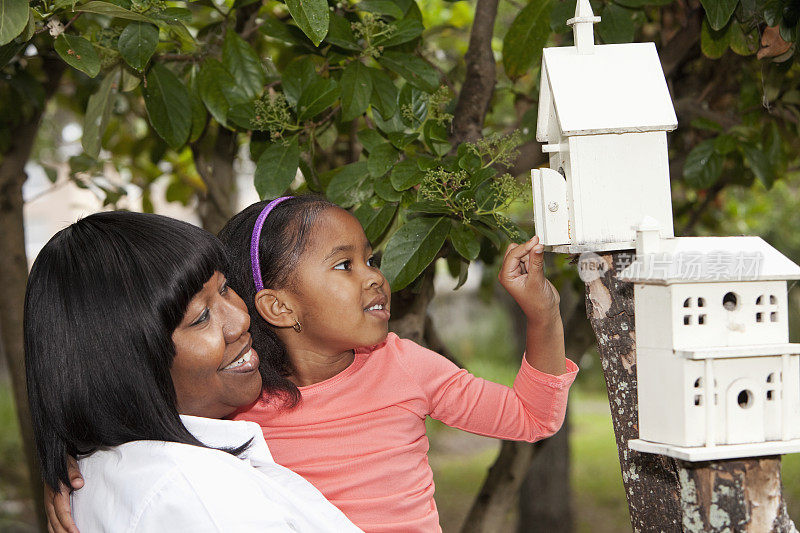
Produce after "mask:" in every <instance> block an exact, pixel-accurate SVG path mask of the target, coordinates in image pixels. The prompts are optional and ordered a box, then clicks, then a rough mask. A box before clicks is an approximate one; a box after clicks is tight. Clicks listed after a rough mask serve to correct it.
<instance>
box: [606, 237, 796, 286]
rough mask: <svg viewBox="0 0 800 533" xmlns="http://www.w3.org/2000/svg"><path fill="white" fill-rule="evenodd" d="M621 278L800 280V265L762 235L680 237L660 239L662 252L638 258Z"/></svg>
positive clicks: (649, 281) (656, 280)
mask: <svg viewBox="0 0 800 533" xmlns="http://www.w3.org/2000/svg"><path fill="white" fill-rule="evenodd" d="M619 277H620V279H621V280H623V281H631V282H634V283H647V284H655V285H670V284H674V283H709V282H716V281H725V282H737V281H779V280H791V279H800V266H798V265H796V264H795V263H793V262H792V261H791V260H790V259H789V258H788V257H786V256H784V255H783V254H782V253H780V252H779V251H778V250H776V249H775V248H773V247H772V246H770V245H769V244H768V243H767V242H766V241H764V239H762V238H761V237H676V238H672V239H662V240H661V241H659V250H658V251H656V252H655V253H652V254H646V255H644V257H637V258H636V260H635V261H633V262H632V263H631V264H630V265H628V266H627V267H626V268H625V269H624V270H623V271H622V272H621V273H620V274H619Z"/></svg>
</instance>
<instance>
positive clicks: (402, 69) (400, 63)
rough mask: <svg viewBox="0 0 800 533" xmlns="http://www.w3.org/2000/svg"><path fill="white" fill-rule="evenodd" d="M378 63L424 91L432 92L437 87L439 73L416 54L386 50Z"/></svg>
mask: <svg viewBox="0 0 800 533" xmlns="http://www.w3.org/2000/svg"><path fill="white" fill-rule="evenodd" d="M378 63H380V64H381V65H383V66H384V67H385V68H387V69H389V70H391V71H392V72H395V73H397V74H399V75H400V76H402V77H403V78H405V79H406V80H407V81H408V83H410V84H411V85H413V86H414V87H417V88H419V89H422V90H423V91H425V92H428V93H432V92H434V91H435V90H436V89H438V88H439V73H438V72H437V71H436V69H435V68H433V67H432V66H430V65H429V64H427V63H426V62H425V61H423V60H422V59H420V58H419V57H417V56H413V55H411V54H407V53H403V52H395V51H393V50H386V51H385V52H384V53H383V55H382V56H381V57H379V58H378Z"/></svg>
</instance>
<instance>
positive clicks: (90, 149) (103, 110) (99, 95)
mask: <svg viewBox="0 0 800 533" xmlns="http://www.w3.org/2000/svg"><path fill="white" fill-rule="evenodd" d="M117 80H119V69H114V70H113V71H111V72H109V73H108V74H106V77H105V78H103V81H102V82H100V87H98V89H97V92H96V93H94V94H93V95H92V96H90V97H89V102H88V103H87V105H86V114H85V115H84V118H83V136H82V137H81V145H82V146H83V150H84V151H85V152H86V153H87V154H88V155H90V156H92V157H93V158H94V159H97V158H98V157H99V155H100V148H101V143H102V140H103V133H105V131H106V126H107V125H108V119H109V117H110V116H111V108H112V103H113V102H112V99H111V92H112V89H113V88H114V86H115V81H117Z"/></svg>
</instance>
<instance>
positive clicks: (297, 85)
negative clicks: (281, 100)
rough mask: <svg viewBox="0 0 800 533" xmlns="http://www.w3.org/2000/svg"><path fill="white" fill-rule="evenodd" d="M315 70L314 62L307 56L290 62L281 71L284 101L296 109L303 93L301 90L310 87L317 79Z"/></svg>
mask: <svg viewBox="0 0 800 533" xmlns="http://www.w3.org/2000/svg"><path fill="white" fill-rule="evenodd" d="M317 77H318V76H317V70H316V69H315V68H314V62H313V61H311V58H310V57H308V56H303V57H299V58H297V59H295V60H293V61H291V62H290V63H289V64H288V65H286V68H285V69H284V70H283V76H282V77H281V85H282V86H283V94H285V95H286V101H287V102H289V103H290V104H291V105H292V106H294V107H295V109H296V108H297V107H296V106H297V101H298V100H299V99H300V95H301V94H302V93H303V89H305V88H306V87H308V86H309V85H311V83H312V82H313V81H314V80H316V79H317Z"/></svg>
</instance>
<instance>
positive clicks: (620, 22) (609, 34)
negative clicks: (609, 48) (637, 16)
mask: <svg viewBox="0 0 800 533" xmlns="http://www.w3.org/2000/svg"><path fill="white" fill-rule="evenodd" d="M631 15H632V12H631V10H630V9H626V8H624V7H620V6H618V5H616V4H606V6H605V8H604V9H603V10H602V11H601V13H600V22H599V23H598V24H597V31H598V32H599V33H600V37H601V38H602V39H603V42H604V43H606V44H612V43H629V42H631V41H633V37H634V35H635V33H636V26H635V25H634V23H633V18H632V17H631Z"/></svg>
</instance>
